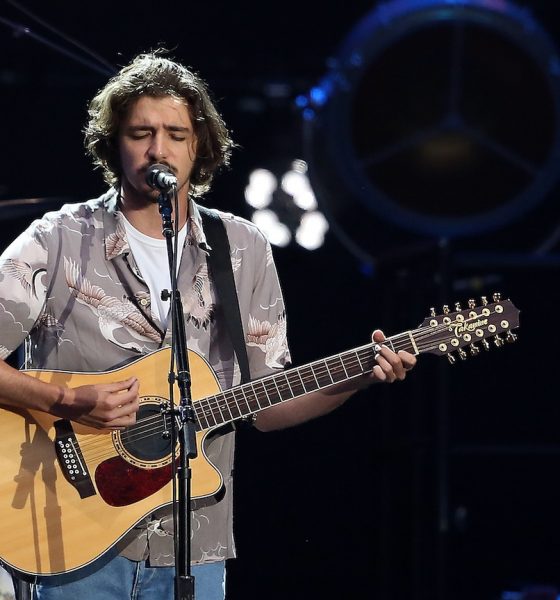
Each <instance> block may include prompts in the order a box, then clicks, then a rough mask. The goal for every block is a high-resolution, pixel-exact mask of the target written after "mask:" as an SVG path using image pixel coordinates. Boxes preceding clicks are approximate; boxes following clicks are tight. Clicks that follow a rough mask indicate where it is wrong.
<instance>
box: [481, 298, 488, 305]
mask: <svg viewBox="0 0 560 600" xmlns="http://www.w3.org/2000/svg"><path fill="white" fill-rule="evenodd" d="M480 299H481V300H482V306H486V305H487V304H488V298H486V296H481V297H480Z"/></svg>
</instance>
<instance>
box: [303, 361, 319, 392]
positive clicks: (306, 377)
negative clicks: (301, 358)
mask: <svg viewBox="0 0 560 600" xmlns="http://www.w3.org/2000/svg"><path fill="white" fill-rule="evenodd" d="M299 374H300V378H301V382H302V384H303V387H304V389H305V391H306V392H314V391H315V390H317V389H319V384H318V383H317V380H316V379H315V374H314V373H313V369H312V368H311V366H310V365H307V366H306V367H301V368H300V369H299ZM310 375H311V376H310Z"/></svg>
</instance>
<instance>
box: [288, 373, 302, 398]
mask: <svg viewBox="0 0 560 600" xmlns="http://www.w3.org/2000/svg"><path fill="white" fill-rule="evenodd" d="M286 379H287V380H288V383H289V385H290V389H291V390H292V392H293V394H294V397H296V396H303V394H305V386H304V385H303V380H302V379H301V375H300V373H299V369H296V370H294V371H288V372H287V373H286Z"/></svg>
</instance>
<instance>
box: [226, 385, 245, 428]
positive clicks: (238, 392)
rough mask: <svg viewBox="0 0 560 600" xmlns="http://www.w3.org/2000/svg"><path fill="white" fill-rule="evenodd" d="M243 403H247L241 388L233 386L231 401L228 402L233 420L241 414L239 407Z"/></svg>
mask: <svg viewBox="0 0 560 600" xmlns="http://www.w3.org/2000/svg"><path fill="white" fill-rule="evenodd" d="M243 404H245V405H247V400H246V398H245V395H244V394H243V388H242V387H239V388H233V390H232V402H230V405H229V410H230V412H231V416H232V418H233V419H234V420H235V419H239V418H240V417H241V415H242V414H243V412H242V409H241V406H243Z"/></svg>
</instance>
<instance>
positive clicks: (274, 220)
mask: <svg viewBox="0 0 560 600" xmlns="http://www.w3.org/2000/svg"><path fill="white" fill-rule="evenodd" d="M251 220H252V221H253V223H254V224H255V225H256V226H257V227H258V228H259V229H260V230H261V231H262V232H263V233H264V235H266V237H267V239H268V241H269V242H270V243H271V244H273V245H274V246H280V247H283V246H287V245H288V244H289V243H290V241H291V239H292V234H291V233H290V230H289V228H288V227H287V226H286V225H285V224H284V223H281V222H280V220H279V219H278V215H277V214H276V213H275V212H274V211H273V210H270V209H267V208H263V209H261V210H256V211H255V212H254V213H253V216H252V218H251Z"/></svg>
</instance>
